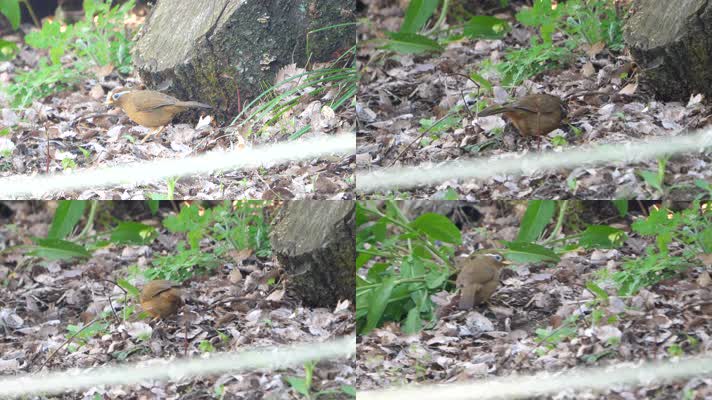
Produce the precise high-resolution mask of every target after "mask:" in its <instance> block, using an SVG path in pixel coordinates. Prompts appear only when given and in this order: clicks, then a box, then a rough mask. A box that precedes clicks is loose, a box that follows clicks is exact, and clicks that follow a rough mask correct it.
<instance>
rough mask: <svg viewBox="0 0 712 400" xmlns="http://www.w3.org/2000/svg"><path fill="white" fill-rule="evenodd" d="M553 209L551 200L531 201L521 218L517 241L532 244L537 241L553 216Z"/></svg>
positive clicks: (554, 203)
mask: <svg viewBox="0 0 712 400" xmlns="http://www.w3.org/2000/svg"><path fill="white" fill-rule="evenodd" d="M555 208H556V202H555V201H553V200H531V201H530V202H529V207H527V211H526V212H525V213H524V217H523V218H522V223H521V226H520V227H519V234H518V235H517V241H518V242H534V241H536V240H537V239H539V236H540V235H541V233H542V232H544V228H546V225H548V224H549V222H550V221H551V217H553V216H554V209H555Z"/></svg>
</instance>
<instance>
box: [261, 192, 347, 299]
mask: <svg viewBox="0 0 712 400" xmlns="http://www.w3.org/2000/svg"><path fill="white" fill-rule="evenodd" d="M355 218H356V207H355V203H354V202H352V201H316V200H312V201H290V202H287V203H285V204H284V205H283V206H282V207H281V208H280V210H279V211H278V212H277V215H276V216H275V219H274V222H273V227H272V233H271V236H270V242H271V244H272V252H273V253H274V255H275V256H276V257H277V260H278V261H279V263H280V265H281V266H282V267H283V268H284V269H285V271H286V273H287V290H288V291H289V292H290V294H293V295H295V296H296V297H298V298H300V299H302V301H303V302H304V304H305V305H307V306H310V307H329V308H331V307H334V306H335V305H336V304H337V302H338V301H340V300H349V301H351V304H353V303H354V298H355V296H356V285H355V276H356V236H355V222H356V220H355Z"/></svg>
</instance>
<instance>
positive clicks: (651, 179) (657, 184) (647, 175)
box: [638, 171, 663, 192]
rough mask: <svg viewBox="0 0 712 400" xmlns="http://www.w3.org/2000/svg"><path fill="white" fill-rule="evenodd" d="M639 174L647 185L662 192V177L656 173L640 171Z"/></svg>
mask: <svg viewBox="0 0 712 400" xmlns="http://www.w3.org/2000/svg"><path fill="white" fill-rule="evenodd" d="M638 174H639V175H640V176H641V177H643V180H644V181H645V183H647V184H648V185H650V186H651V187H652V188H654V189H656V190H658V191H660V192H662V191H663V186H662V182H661V181H660V176H659V175H658V173H657V172H656V171H639V172H638Z"/></svg>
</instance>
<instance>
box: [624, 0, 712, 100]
mask: <svg viewBox="0 0 712 400" xmlns="http://www.w3.org/2000/svg"><path fill="white" fill-rule="evenodd" d="M710 26H712V4H708V2H707V1H706V0H679V1H660V0H639V1H637V2H635V3H634V9H633V13H632V15H631V16H630V18H629V19H628V21H627V22H626V25H625V29H624V37H625V41H626V43H627V45H628V47H629V48H630V52H631V54H632V55H633V58H634V59H635V61H636V63H637V64H638V65H639V66H640V67H641V69H642V78H643V79H642V81H641V83H643V84H644V85H645V87H646V88H649V89H650V90H652V91H653V92H654V93H655V94H656V95H657V96H659V97H660V98H661V99H662V100H680V101H687V99H688V98H689V97H690V95H692V94H696V93H703V94H704V95H706V96H707V97H710V96H712V57H710V54H712V41H710V40H709V37H710V35H712V32H711V31H710Z"/></svg>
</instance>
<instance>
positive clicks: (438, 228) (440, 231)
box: [410, 213, 462, 244]
mask: <svg viewBox="0 0 712 400" xmlns="http://www.w3.org/2000/svg"><path fill="white" fill-rule="evenodd" d="M410 226H411V227H413V228H414V229H417V230H419V231H420V232H423V233H425V234H426V235H428V236H429V237H430V238H432V239H435V240H440V241H442V242H445V243H453V244H460V243H461V242H462V235H461V234H460V230H459V229H457V226H456V225H455V224H454V223H452V221H450V220H449V219H448V218H447V217H445V216H444V215H440V214H435V213H426V214H423V215H421V216H419V217H418V218H416V219H415V220H414V221H413V222H411V223H410Z"/></svg>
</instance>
